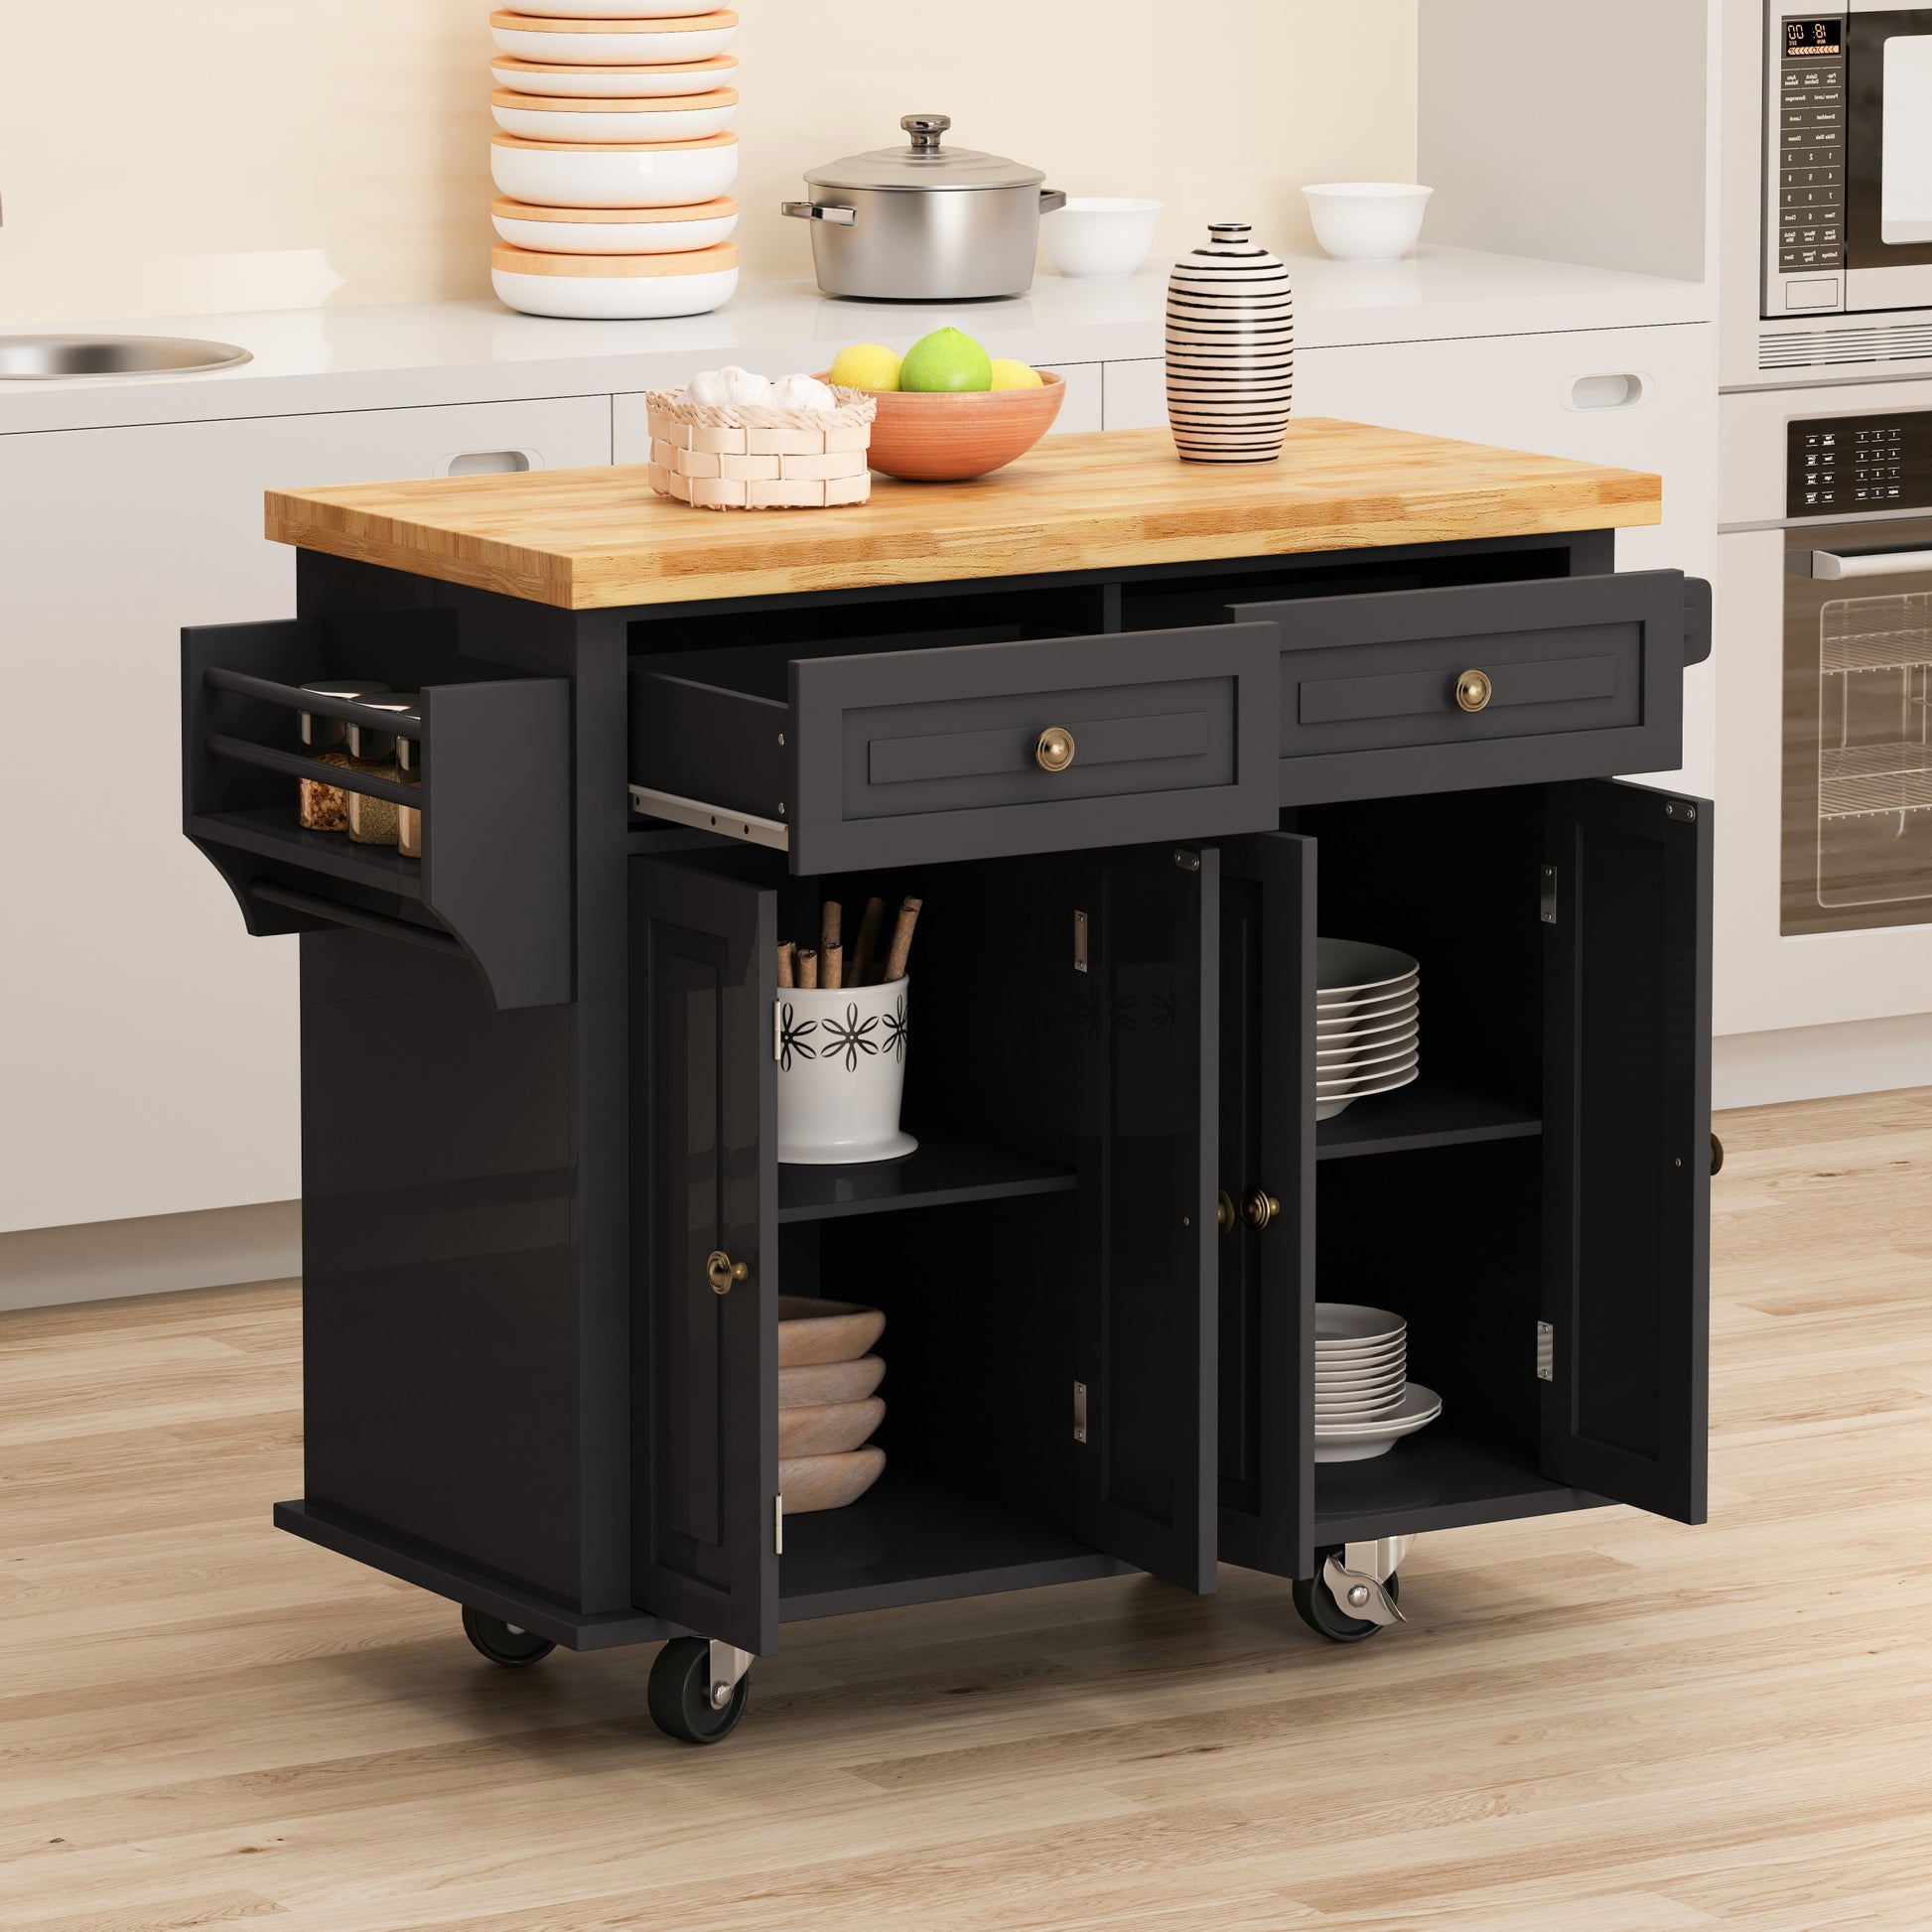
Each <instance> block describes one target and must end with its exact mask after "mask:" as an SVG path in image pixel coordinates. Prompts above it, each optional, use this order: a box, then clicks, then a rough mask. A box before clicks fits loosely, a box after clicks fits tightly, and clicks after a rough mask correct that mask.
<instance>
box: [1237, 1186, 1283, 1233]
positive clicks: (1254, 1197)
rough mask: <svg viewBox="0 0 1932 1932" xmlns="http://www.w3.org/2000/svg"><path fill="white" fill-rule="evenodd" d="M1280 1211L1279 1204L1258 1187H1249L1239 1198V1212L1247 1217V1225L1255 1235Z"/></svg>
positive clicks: (1280, 1206)
mask: <svg viewBox="0 0 1932 1932" xmlns="http://www.w3.org/2000/svg"><path fill="white" fill-rule="evenodd" d="M1281 1211H1282V1204H1281V1202H1280V1201H1278V1200H1277V1199H1276V1198H1275V1197H1274V1195H1273V1194H1268V1193H1264V1192H1263V1191H1262V1190H1261V1189H1260V1188H1259V1187H1250V1188H1249V1189H1248V1191H1247V1192H1246V1193H1245V1194H1243V1195H1242V1196H1241V1212H1242V1213H1243V1214H1244V1215H1245V1216H1246V1217H1247V1222H1248V1225H1249V1226H1250V1227H1251V1228H1253V1229H1254V1231H1255V1232H1256V1233H1257V1234H1259V1233H1260V1232H1261V1230H1262V1229H1263V1228H1265V1227H1266V1226H1267V1225H1268V1223H1269V1222H1270V1221H1272V1220H1273V1219H1274V1218H1275V1216H1276V1215H1277V1214H1279V1213H1280V1212H1281Z"/></svg>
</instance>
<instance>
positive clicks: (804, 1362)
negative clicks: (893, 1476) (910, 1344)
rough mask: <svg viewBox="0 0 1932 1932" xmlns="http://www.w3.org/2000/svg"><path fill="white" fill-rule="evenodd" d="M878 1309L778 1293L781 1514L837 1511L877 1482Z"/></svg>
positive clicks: (881, 1325) (881, 1456) (882, 1412)
mask: <svg viewBox="0 0 1932 1932" xmlns="http://www.w3.org/2000/svg"><path fill="white" fill-rule="evenodd" d="M885 1329H886V1317H885V1315H884V1314H883V1313H882V1312H881V1311H879V1310H878V1309H868V1308H861V1307H860V1306H859V1305H858V1304H857V1303H856V1302H824V1301H818V1300H815V1299H813V1298H812V1297H809V1296H804V1295H780V1296H779V1297H778V1489H779V1492H780V1493H781V1494H782V1495H783V1497H784V1513H785V1514H786V1515H787V1516H799V1515H803V1514H805V1513H806V1512H807V1511H810V1510H815V1509H842V1508H843V1507H844V1506H845V1505H846V1504H847V1503H849V1502H856V1501H857V1500H858V1498H859V1497H861V1496H863V1495H864V1494H865V1493H866V1491H867V1490H868V1489H870V1488H871V1487H872V1485H873V1484H874V1483H875V1482H877V1481H878V1480H879V1477H880V1474H881V1473H882V1471H883V1470H884V1469H885V1467H886V1451H885V1450H884V1449H874V1448H873V1447H871V1438H872V1435H873V1432H874V1431H875V1430H877V1429H878V1427H879V1425H880V1424H881V1423H882V1422H884V1421H885V1420H886V1405H885V1404H884V1403H883V1402H881V1401H880V1400H879V1397H878V1395H877V1394H876V1393H875V1391H876V1390H877V1389H878V1387H879V1384H880V1382H881V1381H882V1380H883V1379H884V1377H885V1374H886V1364H885V1363H884V1362H883V1361H881V1360H880V1358H879V1357H878V1356H877V1355H875V1354H873V1353H872V1352H871V1350H872V1345H873V1343H874V1342H876V1341H877V1340H878V1339H879V1337H880V1336H881V1335H882V1334H883V1333H884V1332H885Z"/></svg>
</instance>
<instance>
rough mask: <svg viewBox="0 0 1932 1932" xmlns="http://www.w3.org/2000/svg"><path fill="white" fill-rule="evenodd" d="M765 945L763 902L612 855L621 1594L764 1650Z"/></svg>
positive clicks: (768, 1063)
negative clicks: (625, 1332) (618, 908)
mask: <svg viewBox="0 0 1932 1932" xmlns="http://www.w3.org/2000/svg"><path fill="white" fill-rule="evenodd" d="M776 941H777V909H776V903H775V898H774V896H773V895H772V894H771V893H768V892H760V891H759V890H757V889H756V888H753V887H750V886H746V885H742V884H740V883H739V882H737V881H735V880H731V879H726V878H722V877H716V876H713V875H711V874H708V873H704V872H700V871H698V870H696V869H694V868H685V867H680V866H674V865H668V864H664V863H662V862H661V861H653V860H649V859H633V860H632V861H631V862H630V979H631V989H632V990H631V1009H630V1059H631V1082H630V1090H631V1095H632V1099H631V1109H632V1117H631V1145H630V1160H631V1253H632V1275H633V1284H634V1286H633V1294H632V1304H631V1352H632V1387H633V1389H634V1390H636V1391H637V1401H636V1404H635V1409H634V1411H633V1415H634V1420H633V1424H632V1452H631V1469H632V1490H631V1523H632V1545H631V1585H632V1600H633V1601H634V1602H635V1603H636V1604H637V1606H638V1607H639V1608H641V1609H645V1610H649V1611H651V1612H652V1613H654V1614H655V1615H658V1616H662V1617H666V1618H668V1619H669V1620H671V1621H672V1622H675V1623H681V1624H683V1625H684V1626H685V1627H686V1628H687V1629H690V1630H693V1631H695V1632H697V1634H699V1635H700V1636H705V1637H716V1638H720V1639H722V1640H724V1641H726V1642H729V1643H734V1644H737V1645H738V1646H739V1647H740V1648H741V1649H743V1650H754V1651H770V1650H773V1649H775V1648H776V1647H777V1640H778V1554H777V1527H778V1526H777V1487H778V1481H777V1478H778V1445H777V1408H778V1361H777V1334H778V1328H777V1314H778V1311H777V1293H778V1285H777V1266H778V1244H777V1211H778V1197H777V1185H778V1183H777V1165H776V1152H775V1150H776V1138H775V1135H774V1133H773V1131H772V1130H773V1115H774V1112H775V1106H776V1076H775V1074H774V1072H773V1063H772V1059H771V1025H772V1023H771V1015H772V1005H773V997H774V993H775V987H774V985H773V977H774V974H773V958H774V947H775V945H776ZM714 1255H722V1256H723V1257H725V1262H724V1264H723V1269H722V1271H721V1273H720V1276H719V1279H720V1280H722V1281H724V1282H725V1283H726V1284H727V1287H726V1291H725V1292H724V1293H722V1294H720V1293H718V1292H717V1291H716V1289H715V1288H714V1286H713V1280H712V1273H711V1263H712V1257H713V1256H714ZM741 1265H742V1266H743V1267H744V1268H745V1270H746V1271H747V1272H746V1279H744V1280H742V1281H738V1280H732V1279H731V1272H730V1271H731V1270H732V1269H734V1268H736V1267H738V1266H741Z"/></svg>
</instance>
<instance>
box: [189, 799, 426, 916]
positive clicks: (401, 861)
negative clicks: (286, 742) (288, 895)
mask: <svg viewBox="0 0 1932 1932" xmlns="http://www.w3.org/2000/svg"><path fill="white" fill-rule="evenodd" d="M183 829H184V830H185V831H186V832H187V833H188V836H189V837H190V838H192V839H207V840H208V841H210V842H211V843H213V844H215V845H226V846H232V847H233V848H234V849H235V850H236V851H237V852H252V853H253V854H254V855H255V856H256V857H257V858H259V859H286V860H289V861H290V862H291V863H293V864H295V865H298V866H300V867H301V868H302V870H303V871H304V872H320V873H326V874H327V875H328V876H329V877H330V878H331V879H346V880H350V881H353V882H355V883H357V884H359V885H363V886H372V887H374V888H376V889H377V890H378V891H380V892H384V893H393V894H394V895H395V896H396V897H399V898H418V899H419V898H421V897H422V896H423V862H422V861H421V860H420V859H405V858H403V857H402V856H401V855H400V854H399V853H398V852H397V851H396V849H395V848H394V847H393V846H382V845H356V844H355V843H354V842H353V841H352V840H351V839H350V838H349V836H348V835H347V833H345V832H305V831H304V830H303V829H302V827H301V826H300V825H298V824H297V823H296V822H295V808H294V806H293V804H292V803H291V804H289V805H285V806H273V807H262V808H258V809H256V810H254V811H238V812H207V813H202V814H199V815H197V816H195V817H193V818H191V819H189V820H188V822H187V824H186V826H185V827H184V828H183Z"/></svg>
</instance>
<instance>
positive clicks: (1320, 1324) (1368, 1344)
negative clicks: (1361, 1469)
mask: <svg viewBox="0 0 1932 1932" xmlns="http://www.w3.org/2000/svg"><path fill="white" fill-rule="evenodd" d="M1442 1413H1443V1402H1442V1398H1441V1397H1440V1396H1439V1395H1437V1394H1436V1393H1435V1392H1434V1391H1433V1390H1430V1389H1425V1388H1424V1387H1423V1386H1422V1384H1421V1383H1420V1382H1412V1381H1410V1380H1409V1324H1408V1323H1407V1322H1406V1321H1404V1320H1403V1318H1402V1317H1401V1315H1399V1314H1391V1313H1390V1312H1389V1311H1388V1310H1387V1309H1365V1308H1360V1307H1358V1306H1356V1305H1355V1304H1354V1303H1352V1302H1317V1303H1316V1304H1315V1305H1314V1459H1315V1460H1316V1461H1317V1462H1365V1461H1367V1460H1368V1458H1369V1457H1370V1456H1375V1455H1386V1454H1387V1453H1388V1451H1389V1450H1390V1449H1393V1448H1394V1447H1395V1444H1396V1442H1397V1441H1398V1440H1399V1439H1400V1438H1401V1437H1404V1436H1409V1435H1413V1434H1414V1433H1415V1432H1416V1431H1417V1430H1418V1429H1421V1428H1422V1427H1423V1426H1424V1424H1426V1423H1431V1422H1434V1421H1435V1420H1436V1418H1437V1417H1438V1416H1440V1415H1441V1414H1442Z"/></svg>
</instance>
